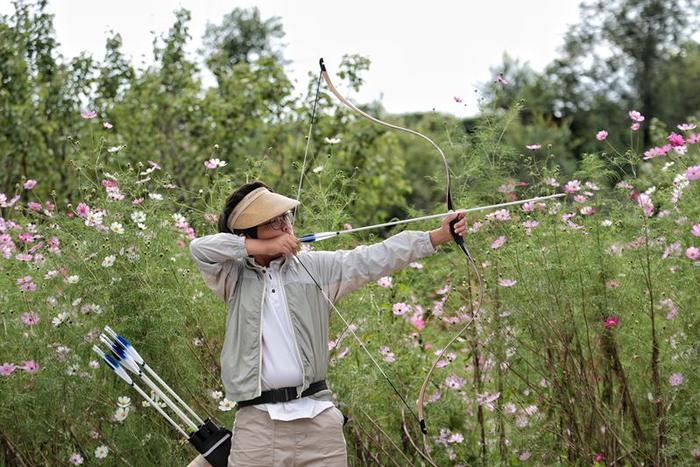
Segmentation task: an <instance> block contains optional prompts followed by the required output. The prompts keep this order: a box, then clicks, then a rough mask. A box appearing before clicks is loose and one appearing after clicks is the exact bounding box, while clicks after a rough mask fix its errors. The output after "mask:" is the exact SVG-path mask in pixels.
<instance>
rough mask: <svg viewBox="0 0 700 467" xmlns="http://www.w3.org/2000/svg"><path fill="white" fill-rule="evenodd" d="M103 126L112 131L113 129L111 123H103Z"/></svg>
mask: <svg viewBox="0 0 700 467" xmlns="http://www.w3.org/2000/svg"><path fill="white" fill-rule="evenodd" d="M102 126H103V127H105V128H106V129H108V130H111V129H112V124H111V123H109V122H104V123H102Z"/></svg>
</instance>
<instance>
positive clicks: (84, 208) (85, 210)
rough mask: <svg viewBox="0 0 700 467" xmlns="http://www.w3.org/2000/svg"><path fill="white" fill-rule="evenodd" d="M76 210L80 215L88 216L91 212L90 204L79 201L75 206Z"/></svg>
mask: <svg viewBox="0 0 700 467" xmlns="http://www.w3.org/2000/svg"><path fill="white" fill-rule="evenodd" d="M75 212H76V213H77V214H78V217H83V218H84V217H87V215H88V214H89V213H90V206H88V205H87V204H85V203H79V204H78V207H76V208H75Z"/></svg>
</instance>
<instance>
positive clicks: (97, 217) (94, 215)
mask: <svg viewBox="0 0 700 467" xmlns="http://www.w3.org/2000/svg"><path fill="white" fill-rule="evenodd" d="M104 215H105V213H104V211H90V212H88V214H87V216H85V225H87V226H88V227H94V226H96V225H102V217H104Z"/></svg>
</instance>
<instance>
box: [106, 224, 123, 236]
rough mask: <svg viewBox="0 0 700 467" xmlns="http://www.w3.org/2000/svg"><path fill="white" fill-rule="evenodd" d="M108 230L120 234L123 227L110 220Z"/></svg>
mask: <svg viewBox="0 0 700 467" xmlns="http://www.w3.org/2000/svg"><path fill="white" fill-rule="evenodd" d="M109 230H111V231H112V232H114V233H118V234H120V235H121V234H123V233H124V227H123V226H122V225H121V224H120V223H119V222H112V225H110V226H109Z"/></svg>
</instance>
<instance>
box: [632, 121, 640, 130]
mask: <svg viewBox="0 0 700 467" xmlns="http://www.w3.org/2000/svg"><path fill="white" fill-rule="evenodd" d="M639 127H640V125H639V123H637V122H634V123H633V124H631V125H630V130H632V131H639Z"/></svg>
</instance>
